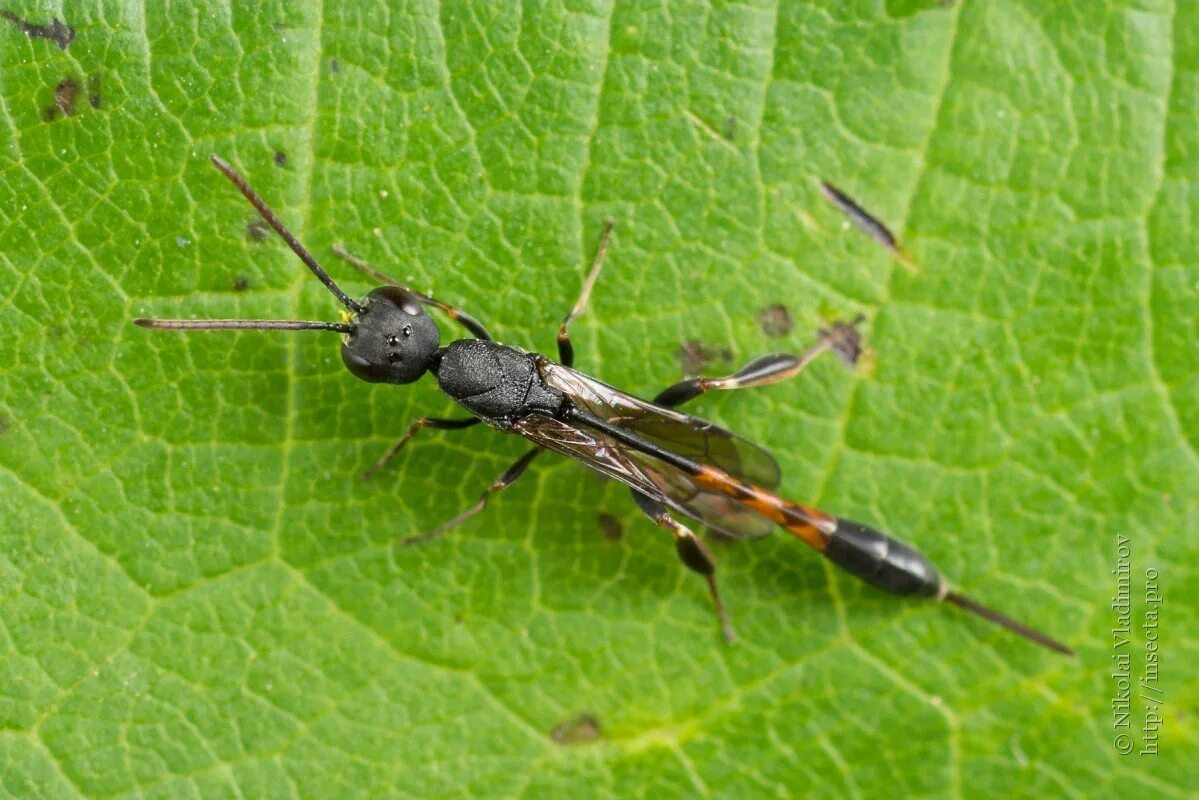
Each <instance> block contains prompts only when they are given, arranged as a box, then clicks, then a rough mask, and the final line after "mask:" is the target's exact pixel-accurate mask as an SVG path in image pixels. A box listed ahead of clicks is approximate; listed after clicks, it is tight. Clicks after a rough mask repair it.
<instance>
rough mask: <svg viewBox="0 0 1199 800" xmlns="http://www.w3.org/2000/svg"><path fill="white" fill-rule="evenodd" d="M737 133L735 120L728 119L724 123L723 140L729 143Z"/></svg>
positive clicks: (734, 118) (733, 118) (732, 118)
mask: <svg viewBox="0 0 1199 800" xmlns="http://www.w3.org/2000/svg"><path fill="white" fill-rule="evenodd" d="M736 133H737V118H736V117H729V118H728V119H726V120H725V121H724V138H726V139H728V140H729V141H730V142H731V141H733V136H735V135H736Z"/></svg>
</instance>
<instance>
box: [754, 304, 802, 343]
mask: <svg viewBox="0 0 1199 800" xmlns="http://www.w3.org/2000/svg"><path fill="white" fill-rule="evenodd" d="M758 324H759V325H761V326H762V333H764V334H766V335H767V336H786V335H787V334H788V333H790V332H791V331H792V330H794V329H795V320H793V319H791V312H790V311H788V310H787V307H786V306H785V305H782V304H781V303H779V304H776V305H773V306H766V307H765V308H763V309H762V310H761V311H759V312H758Z"/></svg>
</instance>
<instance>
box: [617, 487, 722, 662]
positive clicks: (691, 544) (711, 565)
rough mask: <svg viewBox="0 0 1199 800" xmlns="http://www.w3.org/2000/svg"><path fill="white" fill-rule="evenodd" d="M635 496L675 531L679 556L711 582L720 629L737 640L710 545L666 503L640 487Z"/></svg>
mask: <svg viewBox="0 0 1199 800" xmlns="http://www.w3.org/2000/svg"><path fill="white" fill-rule="evenodd" d="M633 499H634V500H635V501H637V507H638V508H640V509H641V510H642V512H644V513H645V515H646V516H647V517H649V518H650V519H652V520H653V521H654V523H655V524H656V525H658V526H659V527H662V528H665V529H666V530H668V531H670V532H671V533H673V534H674V546H675V550H677V551H678V554H679V559H680V560H681V561H682V562H683V563H684V564H685V565H686V566H687V568H688V569H690V570H691V571H692V572H698V573H699V574H700V575H703V576H704V580H706V581H707V582H708V592H709V593H710V594H711V595H712V606H713V607H714V608H715V610H716V618H717V619H718V620H720V629H721V631H723V632H724V640H725V641H726V642H728V643H729V644H735V643H736V641H737V634H736V633H735V632H734V631H733V626H732V625H731V624H730V623H729V618H728V615H727V614H725V612H724V603H723V602H721V600H720V590H719V589H717V588H716V560H715V559H714V558H712V554H711V553H710V552H709V551H708V548H707V546H705V545H704V543H703V541H702V540H701V539H700V538H699V537H698V536H696V535H695V533H694V532H692V530H691V529H690V528H688V527H687V526H686V525H682V524H680V523H679V522H678V521H677V520H675V518H674V517H672V516H670V512H669V511H667V510H666V506H664V505H662V504H661V503H659V502H658V501H657V500H654V499H653V498H651V497H647V496H646V495H644V494H641V493H640V492H638V491H634V492H633Z"/></svg>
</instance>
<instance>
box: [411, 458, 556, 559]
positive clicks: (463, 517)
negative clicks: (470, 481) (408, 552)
mask: <svg viewBox="0 0 1199 800" xmlns="http://www.w3.org/2000/svg"><path fill="white" fill-rule="evenodd" d="M541 452H542V450H541V448H540V447H534V448H533V449H532V450H530V451H529V452H527V453H525V454H524V455H523V456H521V457H520V458H518V459H517V460H516V462H515V463H514V464H513V465H512V466H510V467H508V469H506V470H504V473H503V474H502V475H500V476H499V477H498V478H496V479H495V480H494V481H493V482H492V484H491V485H490V486H488V487H487V488H486V489H484V490H483V494H481V495H479V499H478V500H476V501H475V504H474V505H473V506H471V507H470V508H468V509H466V510H465V511H463V512H462V513H461V514H459V515H458V516H456V517H454V518H453V519H452V520H450V521H449V522H447V523H445V524H444V525H442V526H440V527H438V528H434V529H433V530H431V531H429V532H428V533H422V534H419V535H417V536H409V537H408V538H407V539H404V540H403V541H404V545H405V546H408V545H413V544H416V543H418V542H427V541H429V540H430V539H436V538H437V537H438V536H442V535H443V534H446V533H449V532H450V531H452V530H453V529H454V528H457V527H458V526H459V525H461V524H462V523H464V522H466V521H467V520H468V519H470V518H471V517H473V516H475V515H476V514H479V513H480V512H482V511H483V509H485V508H487V501H488V500H490V499H491V496H492V495H493V494H495V493H496V492H498V491H500V490H501V489H507V488H508V487H509V486H511V485H512V484H514V483H516V480H517V479H518V478H519V477H520V476H521V475H524V474H525V470H527V469H528V468H529V464H530V463H532V461H533V459H534V458H536V457H537V456H538V455H539V454H540V453H541Z"/></svg>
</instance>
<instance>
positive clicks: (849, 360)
mask: <svg viewBox="0 0 1199 800" xmlns="http://www.w3.org/2000/svg"><path fill="white" fill-rule="evenodd" d="M864 319H865V317H862V316H861V315H859V316H857V317H855V318H854V319H853V320H852V321H851V322H833V324H832V325H830V326H829V327H827V328H821V329H820V338H821V339H823V340H824V341H826V342H828V343H829V349H830V350H832V351H833V352H834V353H836V354H837V356H838V357H840V359H841V360H842V361H844V362H845V365H846V366H847V367H854V366H857V363H858V361H859V360H860V359H861V357H862V351H863V348H862V334H861V332H860V331H859V330H858V327H857V326H858V325H860V324H861V323H862V321H863V320H864Z"/></svg>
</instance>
